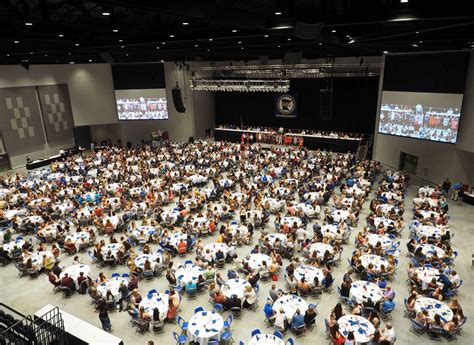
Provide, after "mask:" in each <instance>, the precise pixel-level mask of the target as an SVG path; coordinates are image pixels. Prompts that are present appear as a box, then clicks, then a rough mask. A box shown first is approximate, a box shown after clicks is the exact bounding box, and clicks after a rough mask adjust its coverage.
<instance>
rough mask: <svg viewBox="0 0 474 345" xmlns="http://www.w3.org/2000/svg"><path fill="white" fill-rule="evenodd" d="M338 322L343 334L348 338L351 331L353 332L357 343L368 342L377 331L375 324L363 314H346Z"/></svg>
mask: <svg viewBox="0 0 474 345" xmlns="http://www.w3.org/2000/svg"><path fill="white" fill-rule="evenodd" d="M337 323H338V324H339V331H340V332H341V334H342V335H343V336H344V337H345V338H347V335H348V334H349V332H353V333H354V337H355V340H356V342H357V343H367V342H368V341H369V340H370V336H371V335H373V334H374V332H375V327H374V325H372V323H371V322H370V321H369V320H367V319H366V318H364V317H362V316H357V315H344V316H342V317H341V318H339V320H337Z"/></svg>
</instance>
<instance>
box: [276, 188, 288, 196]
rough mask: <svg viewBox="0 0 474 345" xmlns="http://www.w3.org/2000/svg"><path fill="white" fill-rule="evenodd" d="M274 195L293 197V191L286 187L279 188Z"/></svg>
mask: <svg viewBox="0 0 474 345" xmlns="http://www.w3.org/2000/svg"><path fill="white" fill-rule="evenodd" d="M274 193H275V194H276V195H277V196H279V197H286V196H291V189H290V188H286V187H277V188H275V189H274Z"/></svg>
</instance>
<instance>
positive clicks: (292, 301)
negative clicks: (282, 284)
mask: <svg viewBox="0 0 474 345" xmlns="http://www.w3.org/2000/svg"><path fill="white" fill-rule="evenodd" d="M282 307H283V310H284V311H285V316H286V318H287V319H288V320H291V318H292V317H293V315H295V313H296V309H299V310H300V313H301V314H302V315H304V314H305V312H306V310H307V309H308V303H307V302H306V301H305V300H304V299H302V298H301V297H299V296H295V295H285V296H282V297H280V298H279V299H277V300H276V301H275V303H273V311H275V312H279V311H280V308H282Z"/></svg>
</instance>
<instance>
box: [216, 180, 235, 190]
mask: <svg viewBox="0 0 474 345" xmlns="http://www.w3.org/2000/svg"><path fill="white" fill-rule="evenodd" d="M233 184H234V181H232V180H229V179H227V178H223V179H221V180H219V186H221V187H222V188H230V187H232V185H233Z"/></svg>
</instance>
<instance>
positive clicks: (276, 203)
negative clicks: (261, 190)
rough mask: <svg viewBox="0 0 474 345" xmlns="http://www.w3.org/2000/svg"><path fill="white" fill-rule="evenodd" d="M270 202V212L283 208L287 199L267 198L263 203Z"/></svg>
mask: <svg viewBox="0 0 474 345" xmlns="http://www.w3.org/2000/svg"><path fill="white" fill-rule="evenodd" d="M267 203H268V205H269V209H268V210H269V211H270V212H277V211H280V210H282V209H283V208H284V207H285V205H286V202H285V200H277V199H275V198H265V199H263V200H262V205H264V206H265V205H266V204H267Z"/></svg>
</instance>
